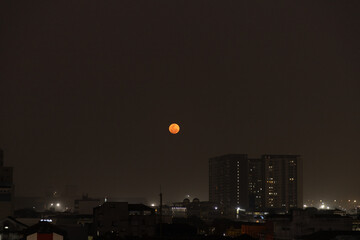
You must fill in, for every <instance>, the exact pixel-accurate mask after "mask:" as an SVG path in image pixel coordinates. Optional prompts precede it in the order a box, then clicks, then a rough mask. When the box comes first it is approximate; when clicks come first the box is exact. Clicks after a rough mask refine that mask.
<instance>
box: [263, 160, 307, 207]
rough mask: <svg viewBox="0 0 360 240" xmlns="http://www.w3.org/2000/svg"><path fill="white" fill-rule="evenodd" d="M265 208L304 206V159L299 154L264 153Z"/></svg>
mask: <svg viewBox="0 0 360 240" xmlns="http://www.w3.org/2000/svg"><path fill="white" fill-rule="evenodd" d="M262 160H263V162H264V166H265V192H264V193H265V209H290V208H294V207H302V206H303V200H302V198H303V192H302V189H303V186H302V182H303V181H302V161H301V158H300V156H299V155H263V156H262Z"/></svg>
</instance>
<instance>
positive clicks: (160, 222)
mask: <svg viewBox="0 0 360 240" xmlns="http://www.w3.org/2000/svg"><path fill="white" fill-rule="evenodd" d="M162 204H163V203H162V192H161V185H160V209H159V210H160V221H159V224H160V228H159V231H160V238H162V235H163V233H162V230H163V229H162V227H163V226H162V207H163V206H162Z"/></svg>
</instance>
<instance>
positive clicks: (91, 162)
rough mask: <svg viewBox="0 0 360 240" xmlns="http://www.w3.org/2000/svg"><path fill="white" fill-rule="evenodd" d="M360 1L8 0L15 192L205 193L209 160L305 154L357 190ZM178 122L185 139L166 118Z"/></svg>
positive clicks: (337, 189) (8, 109)
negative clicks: (171, 130) (63, 189)
mask: <svg viewBox="0 0 360 240" xmlns="http://www.w3.org/2000/svg"><path fill="white" fill-rule="evenodd" d="M359 11H360V3H359V2H358V1H346V3H344V2H340V1H333V2H328V1H324V0H323V1H316V2H301V3H300V2H278V3H271V2H265V1H262V2H254V1H240V2H239V1H236V2H235V1H229V2H223V1H221V2H220V1H199V2H174V1H160V2H156V3H155V2H145V1H144V2H142V3H141V4H140V3H136V2H124V1H116V2H115V1H114V2H111V3H109V4H105V3H103V2H90V3H89V2H87V1H80V2H77V3H70V2H68V3H67V2H59V3H55V2H48V3H46V4H44V3H43V2H39V1H34V2H32V3H31V4H30V3H19V2H4V3H2V7H1V8H0V17H1V22H0V34H1V36H2V37H1V38H0V50H1V51H0V148H1V149H3V150H4V166H10V167H13V169H14V174H13V180H14V184H15V195H16V196H39V195H41V194H43V193H44V192H45V191H46V189H47V188H48V187H49V186H54V187H61V186H65V185H77V186H78V188H79V189H81V190H80V191H82V192H83V193H89V195H90V196H95V197H99V196H108V195H110V196H115V197H122V196H123V197H145V198H147V199H148V200H149V201H155V200H157V199H158V192H159V186H160V185H161V186H162V189H163V192H164V198H165V200H166V201H178V200H179V199H180V200H181V199H183V198H184V196H186V195H188V194H189V195H191V196H193V197H197V198H199V199H200V200H201V201H202V200H207V199H208V159H209V158H212V157H215V156H220V155H224V154H242V153H247V154H248V155H249V158H251V157H253V156H254V157H257V156H260V155H261V154H288V155H290V154H299V155H301V156H302V159H303V164H304V167H303V171H304V203H305V201H306V200H307V199H322V198H328V199H340V198H342V199H360V190H359V189H358V187H357V185H358V184H357V183H358V182H359V181H360V175H358V169H359V168H360V161H359V157H358V148H359V143H360V140H359V137H358V136H359V135H360V125H359V124H358V123H359V122H360V108H359V107H358V106H359V104H360V94H359V93H358V92H359V91H358V90H359V89H360V81H359V79H360V69H359V64H360V60H359V42H360V31H359V30H358V27H357V26H358V25H359V23H360V16H359V14H358V12H359ZM173 122H176V123H178V124H179V126H180V128H181V130H180V131H179V133H177V134H176V135H172V134H170V133H169V130H168V128H169V125H170V124H171V123H173Z"/></svg>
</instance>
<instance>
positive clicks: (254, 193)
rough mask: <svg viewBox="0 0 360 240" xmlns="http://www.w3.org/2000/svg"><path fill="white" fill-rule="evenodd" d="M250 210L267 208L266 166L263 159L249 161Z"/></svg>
mask: <svg viewBox="0 0 360 240" xmlns="http://www.w3.org/2000/svg"><path fill="white" fill-rule="evenodd" d="M248 164H249V172H248V175H249V209H251V210H253V211H262V210H263V209H264V208H265V185H264V184H265V165H264V161H263V160H262V159H249V161H248Z"/></svg>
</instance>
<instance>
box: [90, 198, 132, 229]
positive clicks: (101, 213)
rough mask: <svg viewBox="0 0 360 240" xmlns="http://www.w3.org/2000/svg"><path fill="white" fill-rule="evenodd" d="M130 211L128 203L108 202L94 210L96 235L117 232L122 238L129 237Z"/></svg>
mask: <svg viewBox="0 0 360 240" xmlns="http://www.w3.org/2000/svg"><path fill="white" fill-rule="evenodd" d="M128 218H129V211H128V203H127V202H106V203H104V204H103V205H101V206H100V207H97V208H94V227H95V229H96V233H95V234H96V235H97V236H102V235H104V234H105V233H107V232H111V231H113V232H115V233H118V234H119V235H120V236H127V235H129V228H128V226H129V224H128Z"/></svg>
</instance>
